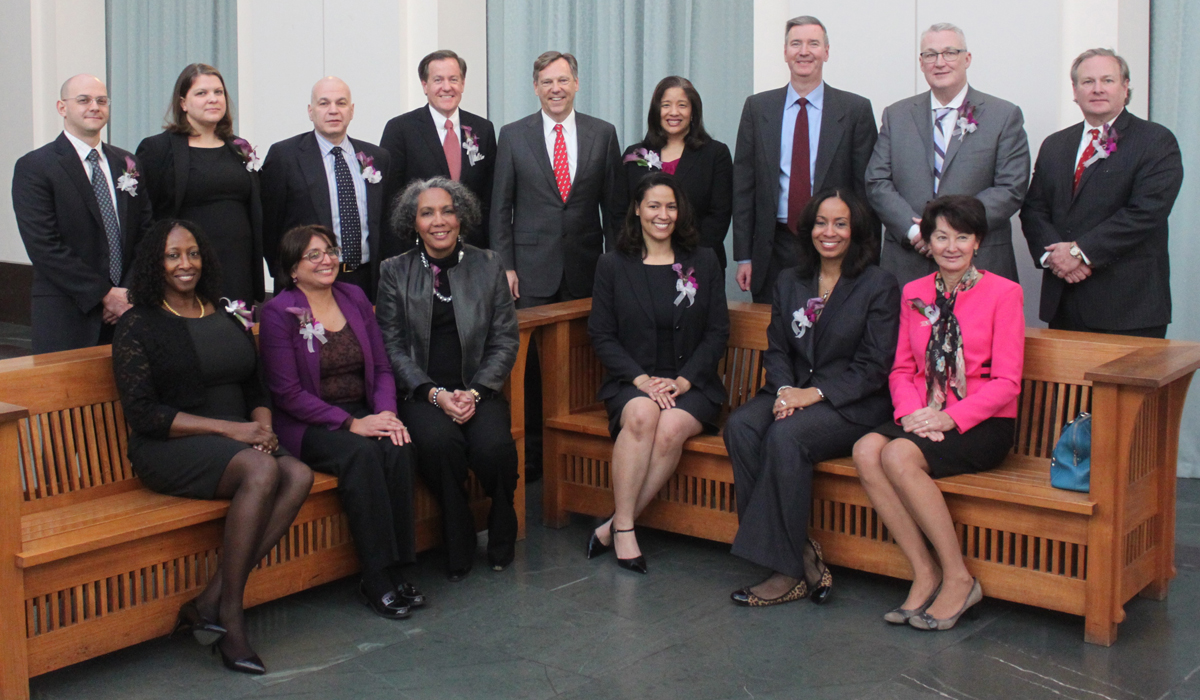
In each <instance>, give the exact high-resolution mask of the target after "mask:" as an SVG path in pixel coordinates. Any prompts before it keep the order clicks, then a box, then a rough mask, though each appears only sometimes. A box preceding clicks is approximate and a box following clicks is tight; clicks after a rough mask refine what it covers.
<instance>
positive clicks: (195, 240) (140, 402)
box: [113, 220, 313, 674]
mask: <svg viewBox="0 0 1200 700" xmlns="http://www.w3.org/2000/svg"><path fill="white" fill-rule="evenodd" d="M219 280H220V264H219V263H218V262H217V261H216V251H215V250H214V249H213V246H212V244H211V243H209V242H208V241H207V239H206V238H205V237H204V235H203V234H202V233H201V232H200V229H199V227H197V226H196V225H195V224H192V223H189V222H186V221H176V220H164V221H160V222H158V223H157V224H155V226H154V228H153V229H152V230H151V232H150V233H149V234H147V236H146V238H145V239H143V241H142V243H141V246H140V248H139V249H138V253H137V258H136V259H135V261H134V267H133V270H132V272H131V278H130V284H129V300H130V302H132V303H133V308H132V309H130V310H129V311H127V312H126V313H125V314H124V315H123V316H121V320H120V322H119V323H118V324H117V329H116V335H115V338H114V340H113V375H114V377H115V380H116V384H117V390H118V391H119V392H120V395H121V406H122V408H123V409H124V411H125V418H126V420H127V421H128V422H129V425H130V427H131V428H132V429H133V434H132V435H131V436H130V438H129V460H130V461H131V462H132V463H133V469H134V471H135V472H136V473H137V475H138V476H139V477H141V479H142V483H143V484H144V485H145V486H146V487H148V488H150V489H152V490H154V491H157V492H159V493H165V494H169V495H172V496H181V497H184V498H200V499H214V498H227V499H230V503H229V511H228V513H227V515H226V516H225V534H224V539H223V541H222V544H221V559H220V564H219V566H218V568H217V571H216V572H215V573H214V575H213V577H212V579H211V580H210V581H209V583H208V586H207V587H206V588H205V589H204V590H203V591H202V592H201V593H200V595H199V596H198V597H196V599H195V600H192V601H190V602H188V603H186V604H185V605H184V606H183V608H181V609H180V611H179V622H178V623H177V625H176V630H180V629H183V630H190V631H192V632H193V633H194V634H195V635H196V638H197V640H198V641H202V642H203V643H212V642H214V641H215V643H216V644H217V648H218V649H219V650H220V652H221V658H222V660H223V661H224V663H225V666H226V667H228V668H230V669H232V670H235V671H241V672H243V673H253V674H261V673H264V669H263V665H262V661H261V660H260V659H259V658H258V655H257V654H255V653H254V650H253V649H252V648H251V647H250V643H249V640H248V639H247V638H246V628H245V621H244V615H243V610H242V598H243V594H244V592H245V588H246V579H247V578H248V577H249V575H250V571H251V569H253V568H254V566H255V565H256V564H257V563H258V562H259V561H261V560H262V558H263V557H265V556H266V555H267V552H268V551H269V550H270V549H271V548H272V547H273V546H274V545H275V544H277V543H278V542H279V540H280V538H282V537H283V536H284V534H285V533H286V532H287V531H288V528H289V527H290V526H291V524H292V521H293V520H294V519H295V517H296V513H297V512H298V511H299V510H300V506H301V505H302V504H303V503H304V499H305V498H307V496H308V492H309V489H310V488H311V487H312V482H313V475H312V471H310V470H309V468H308V467H307V466H305V465H304V464H303V463H301V462H300V461H299V460H297V459H296V458H294V457H291V456H289V455H288V454H287V452H285V451H282V450H280V449H279V439H278V438H277V437H276V436H275V433H274V432H273V430H272V428H271V410H270V409H269V408H268V407H267V399H266V393H265V391H264V388H263V386H262V384H261V381H260V378H259V373H258V357H257V352H256V351H255V347H254V338H253V336H252V335H251V334H250V332H249V326H250V325H251V324H250V322H249V321H248V320H246V319H244V317H243V315H239V314H237V313H236V312H232V311H231V307H223V305H221V304H219V303H217V299H218V296H217V295H218V293H219V292H218V291H217V290H218V289H219V285H218V282H219ZM243 314H245V312H244V311H243Z"/></svg>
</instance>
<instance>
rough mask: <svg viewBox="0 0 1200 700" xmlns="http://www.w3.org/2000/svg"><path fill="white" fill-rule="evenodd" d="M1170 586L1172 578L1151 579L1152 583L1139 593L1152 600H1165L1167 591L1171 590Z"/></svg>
mask: <svg viewBox="0 0 1200 700" xmlns="http://www.w3.org/2000/svg"><path fill="white" fill-rule="evenodd" d="M1170 587H1171V579H1168V578H1162V579H1158V580H1155V581H1151V582H1150V585H1148V586H1146V587H1145V588H1143V589H1142V590H1141V592H1140V593H1138V595H1140V596H1141V597H1143V598H1149V599H1150V600H1158V601H1163V600H1166V599H1167V593H1168V592H1169V590H1170Z"/></svg>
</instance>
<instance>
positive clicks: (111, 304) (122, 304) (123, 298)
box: [100, 287, 133, 323]
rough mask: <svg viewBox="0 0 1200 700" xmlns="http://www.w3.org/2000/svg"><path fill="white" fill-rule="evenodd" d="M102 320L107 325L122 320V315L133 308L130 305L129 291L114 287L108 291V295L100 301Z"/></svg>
mask: <svg viewBox="0 0 1200 700" xmlns="http://www.w3.org/2000/svg"><path fill="white" fill-rule="evenodd" d="M100 305H101V306H102V307H103V308H102V310H101V313H100V315H101V318H103V319H104V322H105V323H116V322H117V321H118V320H120V318H121V314H124V313H125V312H126V311H128V310H130V309H131V308H133V307H132V306H131V305H130V304H129V290H127V289H125V288H124V287H113V288H112V289H109V290H108V294H105V295H104V298H103V299H102V300H100Z"/></svg>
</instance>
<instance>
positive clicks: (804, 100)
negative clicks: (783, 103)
mask: <svg viewBox="0 0 1200 700" xmlns="http://www.w3.org/2000/svg"><path fill="white" fill-rule="evenodd" d="M796 102H797V103H798V104H799V105H800V109H804V108H805V107H807V106H808V98H807V97H801V98H800V99H799V100H797V101H796Z"/></svg>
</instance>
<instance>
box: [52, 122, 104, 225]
mask: <svg viewBox="0 0 1200 700" xmlns="http://www.w3.org/2000/svg"><path fill="white" fill-rule="evenodd" d="M58 138H59V144H58V146H57V147H56V150H57V151H58V164H59V165H61V166H62V169H63V170H65V171H66V173H67V177H68V178H69V179H70V180H71V182H72V183H74V184H75V188H76V189H78V190H79V195H80V196H81V197H83V201H84V203H86V204H87V208H88V211H90V212H91V213H92V218H94V219H95V220H96V223H97V224H98V225H99V226H100V230H101V231H103V230H104V217H103V216H101V214H100V204H99V203H98V202H96V191H95V190H93V189H92V182H91V180H88V177H87V172H86V170H84V167H83V163H81V162H80V160H79V153H78V152H76V151H75V147H74V146H73V145H71V142H70V141H68V140H67V137H66V136H59V137H58ZM110 170H111V168H110Z"/></svg>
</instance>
